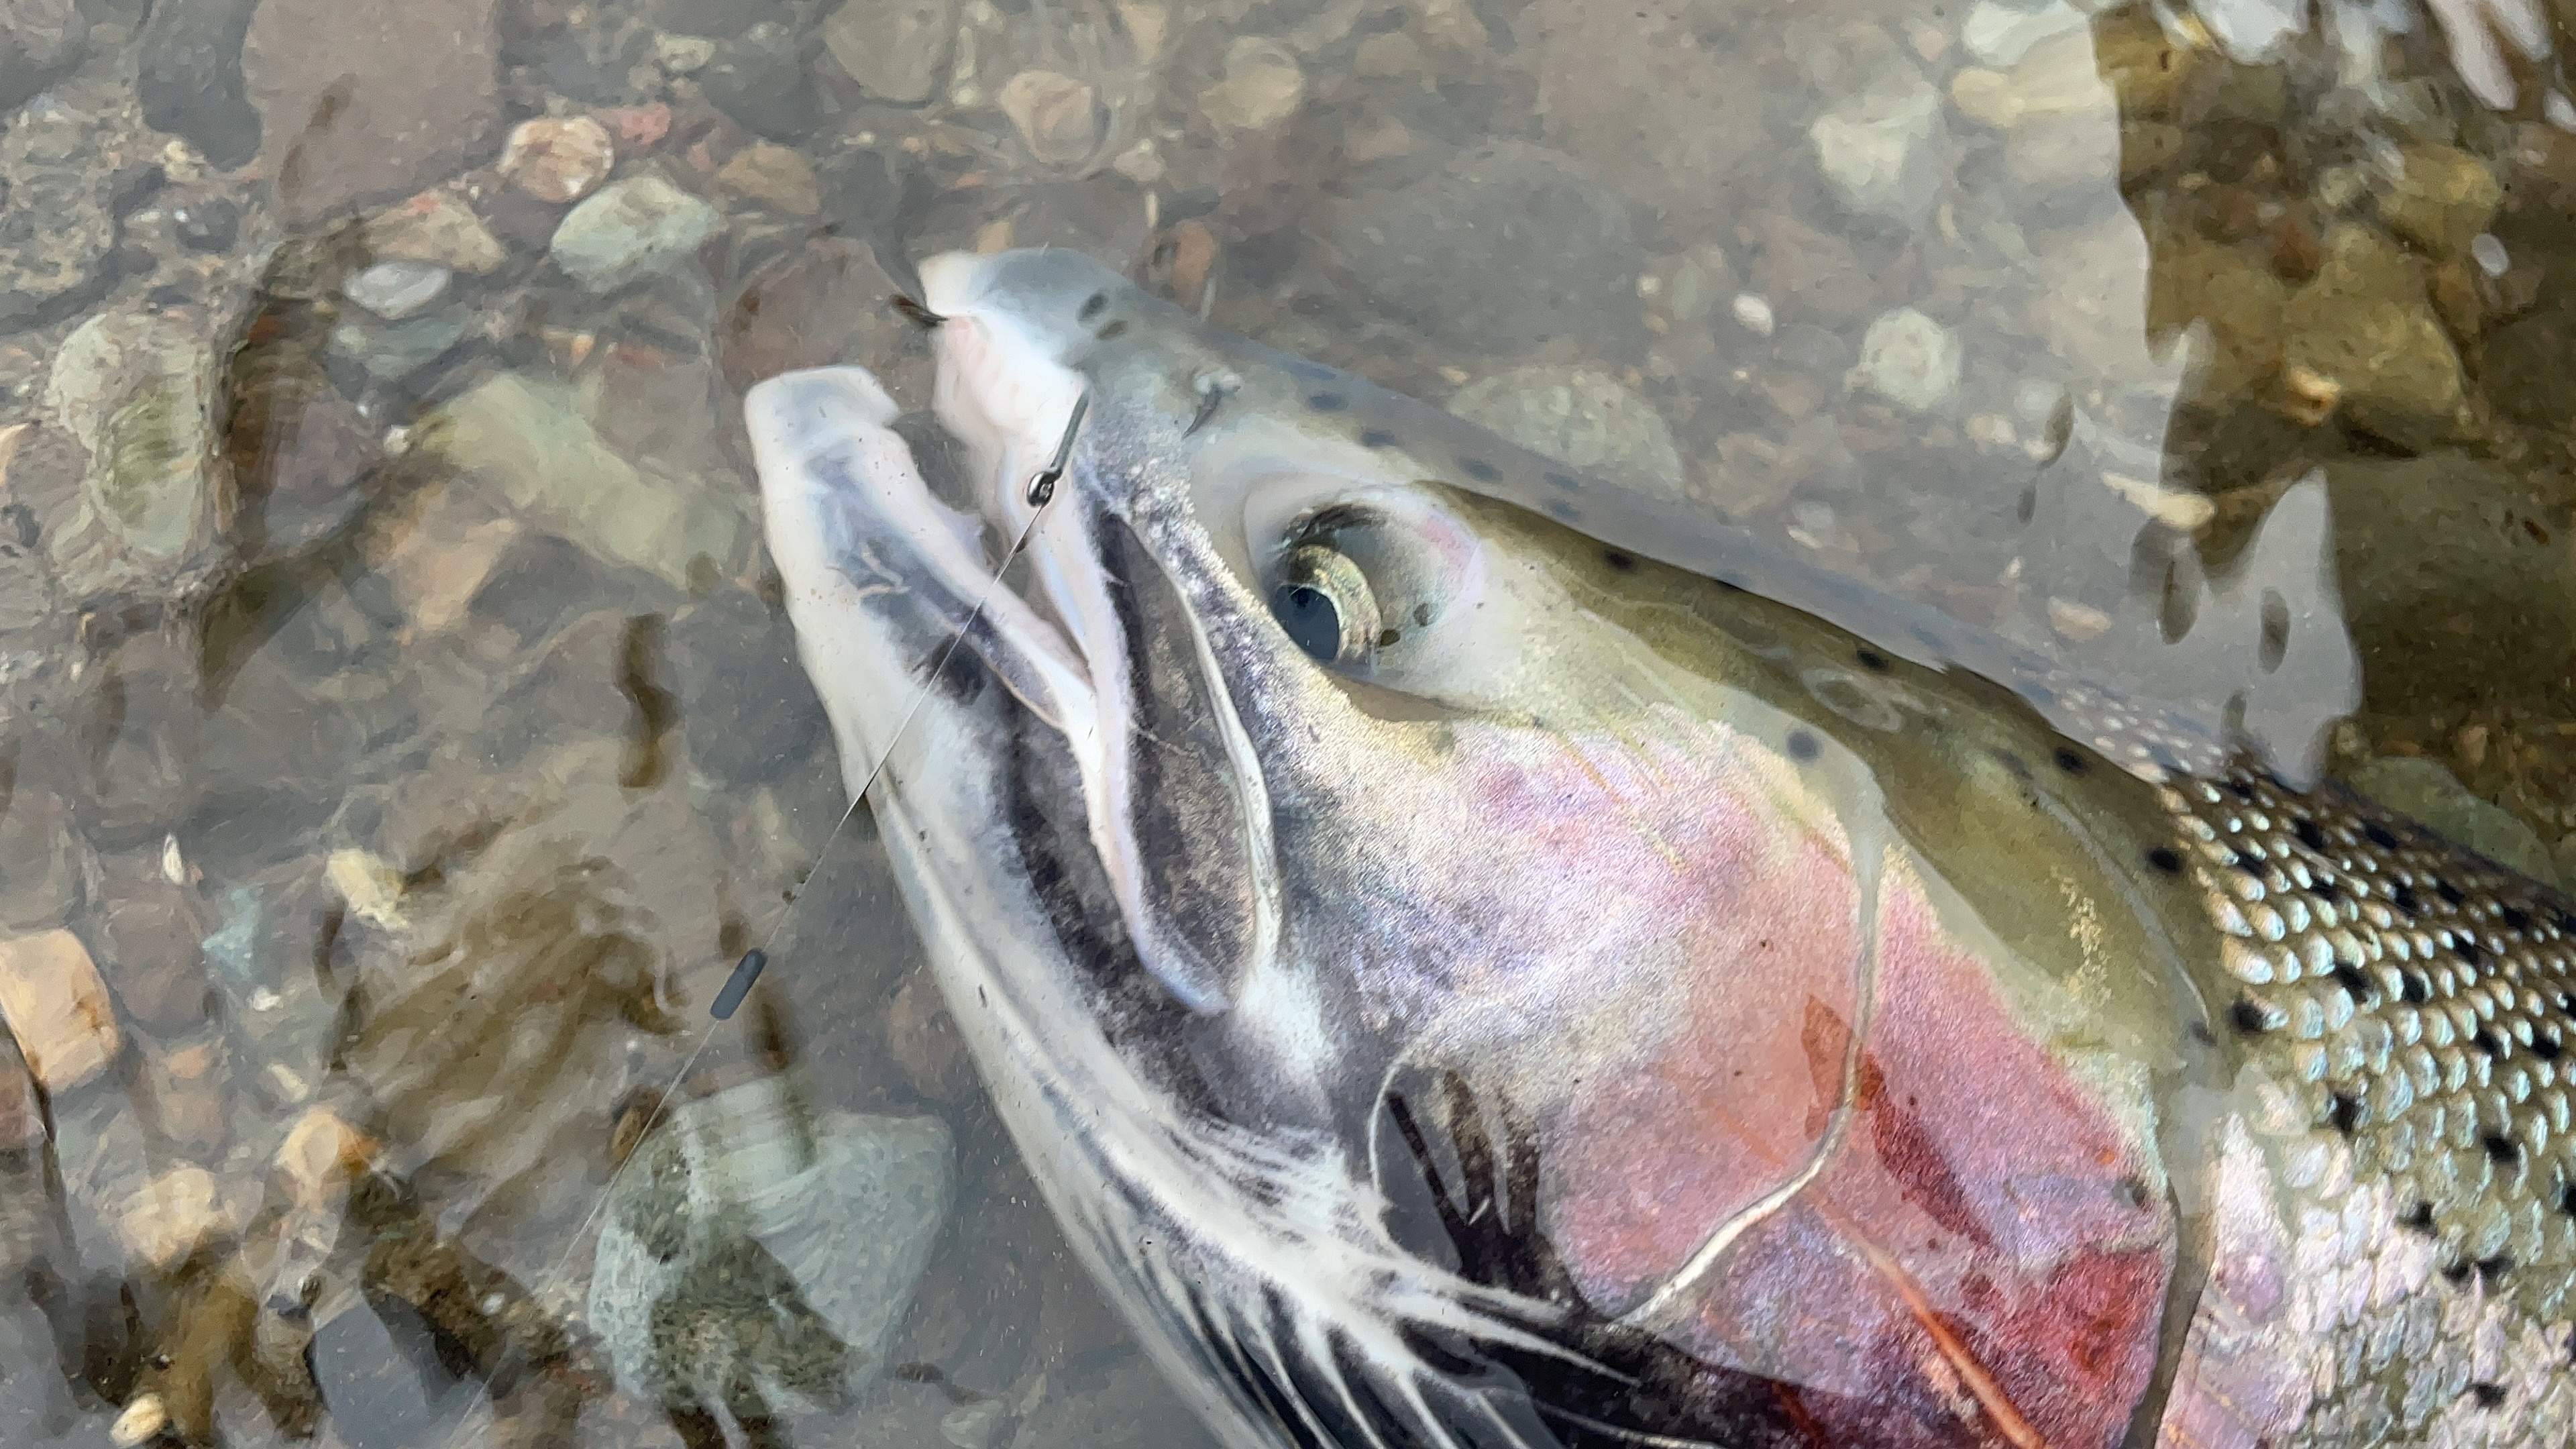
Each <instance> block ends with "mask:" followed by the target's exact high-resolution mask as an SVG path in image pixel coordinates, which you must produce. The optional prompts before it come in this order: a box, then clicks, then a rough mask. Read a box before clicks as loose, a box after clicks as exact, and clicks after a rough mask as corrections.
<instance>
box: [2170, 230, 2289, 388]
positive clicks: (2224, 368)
mask: <svg viewBox="0 0 2576 1449" xmlns="http://www.w3.org/2000/svg"><path fill="white" fill-rule="evenodd" d="M2288 292H2289V289H2288V288H2287V287H2285V286H2283V285H2282V282H2281V279H2280V278H2279V277H2277V276H2275V275H2273V273H2272V270H2271V269H2270V268H2269V267H2267V266H2265V265H2264V264H2263V262H2262V261H2261V259H2260V258H2258V257H2256V256H2254V255H2252V254H2251V253H2249V252H2248V251H2247V250H2245V249H2244V248H2240V247H2228V246H2217V245H2213V244H2210V243H2205V242H2196V241H2189V240H2183V239H2176V240H2175V241H2173V242H2172V243H2170V244H2168V245H2167V246H2165V247H2163V248H2162V249H2161V250H2159V252H2158V253H2157V255H2156V258H2155V263H2154V271H2153V274H2152V275H2151V277H2150V279H2149V285H2148V292H2147V325H2148V328H2149V329H2150V331H2151V332H2152V333H2153V335H2154V336H2155V337H2156V339H2157V344H2158V345H2159V346H2162V345H2164V344H2165V342H2166V341H2167V340H2168V339H2169V338H2170V337H2172V336H2173V335H2174V334H2177V333H2180V332H2181V331H2183V330H2184V329H2185V328H2188V327H2190V326H2191V325H2192V324H2193V323H2194V322H2199V323H2202V324H2204V325H2206V326H2207V327H2208V328H2209V332H2210V342H2211V347H2210V356H2209V358H2208V369H2209V370H2208V372H2207V374H2206V375H2205V376H2204V377H2203V378H2202V380H2201V383H2200V388H2201V391H2202V392H2203V393H2204V394H2205V395H2211V396H2214V397H2217V398H2228V397H2233V396H2235V395H2238V394H2241V393H2244V392H2247V391H2250V390H2252V389H2254V388H2255V387H2257V386H2259V385H2261V384H2262V383H2263V382H2265V381H2266V380H2268V379H2269V378H2270V377H2271V375H2272V374H2273V372H2274V371H2276V370H2277V369H2278V368H2279V366H2280V361H2281V308H2282V305H2283V303H2284V302H2285V301H2286V300H2287V298H2288Z"/></svg>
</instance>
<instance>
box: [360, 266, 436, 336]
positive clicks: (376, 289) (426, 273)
mask: <svg viewBox="0 0 2576 1449" xmlns="http://www.w3.org/2000/svg"><path fill="white" fill-rule="evenodd" d="M454 275H455V274H454V273H452V272H450V271H448V269H447V268H445V267H442V266H440V265H438V264H437V263H436V262H416V261H392V262H378V263H376V264H375V265H374V266H372V267H368V268H366V269H365V270H363V271H360V272H357V273H355V274H353V275H352V276H350V278H349V279H348V280H347V281H345V282H343V283H341V284H340V295H342V296H344V297H347V298H348V299H349V300H350V301H352V302H355V303H357V304H358V305H359V306H361V307H364V308H366V309H367V310H368V311H370V312H373V313H375V314H376V315H377V316H379V317H382V318H384V319H385V320H386V321H388V322H399V321H401V320H402V319H403V318H405V317H409V316H411V315H412V314H414V313H416V312H419V311H420V310H422V309H423V308H425V307H427V306H428V305H429V304H430V303H432V302H435V301H437V300H438V299H439V296H440V294H442V293H444V292H445V291H446V290H447V284H448V282H449V280H450V279H451V278H452V277H453V276H454Z"/></svg>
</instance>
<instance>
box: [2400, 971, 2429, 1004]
mask: <svg viewBox="0 0 2576 1449" xmlns="http://www.w3.org/2000/svg"><path fill="white" fill-rule="evenodd" d="M2405 982H2406V984H2405V985H2404V986H2403V987H2401V988H2399V990H2398V993H2397V994H2398V996H2399V997H2400V998H2401V999H2403V1000H2406V1001H2412V1002H2415V1003H2417V1004H2418V1005H2420V1004H2422V1003H2424V1002H2427V1001H2430V1000H2432V999H2433V978H2432V977H2430V976H2427V975H2425V974H2424V973H2423V972H2421V971H2409V972H2407V973H2406V975H2405Z"/></svg>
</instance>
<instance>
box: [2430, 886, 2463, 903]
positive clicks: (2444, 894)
mask: <svg viewBox="0 0 2576 1449" xmlns="http://www.w3.org/2000/svg"><path fill="white" fill-rule="evenodd" d="M2433 894H2435V895H2437V896H2440V897H2441V898H2442V900H2443V902H2444V903H2445V904H2448V905H2452V906H2457V905H2459V904H2460V903H2461V902H2462V901H2465V900H2467V899H2468V897H2467V896H2464V895H2462V894H2460V888H2459V887H2458V886H2455V885H2453V884H2451V883H2450V882H2449V881H2446V880H2437V881H2435V882H2433Z"/></svg>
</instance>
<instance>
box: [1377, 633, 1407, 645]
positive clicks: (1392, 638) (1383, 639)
mask: <svg viewBox="0 0 2576 1449" xmlns="http://www.w3.org/2000/svg"><path fill="white" fill-rule="evenodd" d="M1403 637H1404V631H1403V630H1401V629H1380V630H1379V631H1378V634H1377V647H1379V648H1380V649H1384V648H1386V647H1388V646H1389V645H1392V644H1394V643H1395V642H1396V641H1397V640H1399V639H1402V638H1403Z"/></svg>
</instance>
